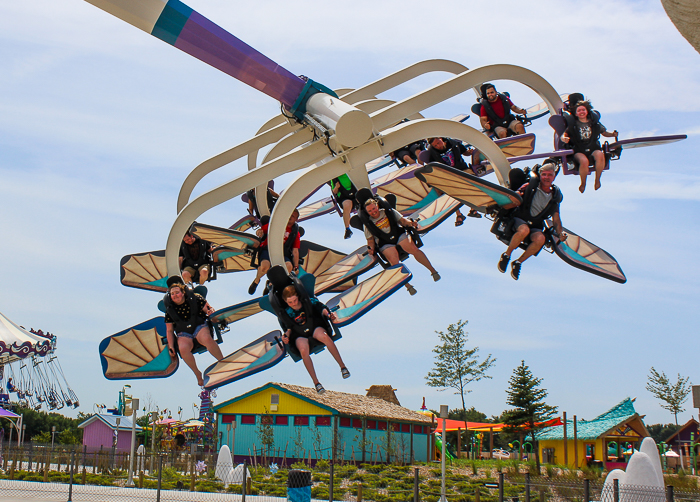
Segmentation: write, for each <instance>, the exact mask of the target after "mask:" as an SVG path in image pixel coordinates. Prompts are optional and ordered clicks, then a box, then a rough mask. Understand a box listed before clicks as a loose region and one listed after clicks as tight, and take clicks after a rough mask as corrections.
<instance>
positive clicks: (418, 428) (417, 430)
mask: <svg viewBox="0 0 700 502" xmlns="http://www.w3.org/2000/svg"><path fill="white" fill-rule="evenodd" d="M413 433H414V434H423V426H422V425H414V426H413Z"/></svg>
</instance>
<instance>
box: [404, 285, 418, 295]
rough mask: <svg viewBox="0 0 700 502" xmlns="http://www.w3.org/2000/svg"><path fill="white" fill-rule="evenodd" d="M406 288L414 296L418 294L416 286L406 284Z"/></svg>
mask: <svg viewBox="0 0 700 502" xmlns="http://www.w3.org/2000/svg"><path fill="white" fill-rule="evenodd" d="M406 289H407V290H408V294H409V295H411V296H413V295H415V294H416V288H414V287H413V286H412V285H411V284H406Z"/></svg>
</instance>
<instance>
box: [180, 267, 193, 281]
mask: <svg viewBox="0 0 700 502" xmlns="http://www.w3.org/2000/svg"><path fill="white" fill-rule="evenodd" d="M182 280H183V281H185V284H189V283H191V282H192V276H191V275H190V273H189V272H187V271H186V270H183V271H182Z"/></svg>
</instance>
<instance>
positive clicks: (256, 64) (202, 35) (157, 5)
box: [86, 0, 306, 108]
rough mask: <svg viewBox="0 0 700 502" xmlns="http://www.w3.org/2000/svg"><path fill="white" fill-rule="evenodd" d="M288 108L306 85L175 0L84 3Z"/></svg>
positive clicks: (119, 0)
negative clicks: (107, 13)
mask: <svg viewBox="0 0 700 502" xmlns="http://www.w3.org/2000/svg"><path fill="white" fill-rule="evenodd" d="M86 1H87V2H89V3H91V4H93V5H95V6H96V7H99V8H100V9H102V10H105V11H107V12H109V13H110V14H112V15H114V16H116V17H118V18H119V19H122V20H123V21H126V22H127V23H129V24H131V25H133V26H136V27H137V28H139V29H142V30H143V31H145V32H147V33H150V34H151V35H153V36H154V37H156V38H159V39H161V40H163V41H164V42H167V43H169V44H170V45H173V46H175V47H177V48H178V49H180V50H181V51H183V52H186V53H187V54H189V55H191V56H194V57H196V58H197V59H199V60H201V61H204V62H205V63H207V64H209V65H211V66H213V67H214V68H217V69H219V70H221V71H222V72H224V73H226V74H227V75H230V76H232V77H234V78H235V79H238V80H240V81H241V82H243V83H245V84H248V85H249V86H251V87H253V88H255V89H257V90H258V91H260V92H263V93H265V94H267V95H268V96H270V97H271V98H274V99H276V100H277V101H279V102H280V103H282V104H284V105H285V106H286V107H287V108H292V107H293V105H294V104H295V102H296V101H297V98H298V97H299V96H300V94H302V91H303V90H304V86H305V85H306V82H305V81H304V80H302V79H301V78H299V77H297V76H296V75H294V74H293V73H291V72H290V71H288V70H286V69H285V68H283V67H281V66H280V65H278V64H277V63H275V62H274V61H272V60H271V59H270V58H268V57H267V56H265V55H264V54H261V53H260V52H258V51H256V50H255V49H253V48H252V47H251V46H249V45H248V44H246V43H245V42H243V41H242V40H240V39H238V38H236V37H235V36H233V35H232V34H230V33H229V32H227V31H226V30H224V29H223V28H221V27H220V26H218V25H217V24H215V23H213V22H211V21H210V20H209V19H207V18H206V17H204V16H202V15H201V14H199V13H198V12H197V11H195V10H193V9H191V8H190V7H188V6H187V5H185V4H184V3H182V2H180V1H179V0H86Z"/></svg>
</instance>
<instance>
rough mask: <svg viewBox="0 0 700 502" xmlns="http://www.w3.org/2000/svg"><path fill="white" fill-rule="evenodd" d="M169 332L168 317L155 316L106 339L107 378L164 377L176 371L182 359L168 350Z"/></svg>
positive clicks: (102, 353) (103, 348) (102, 352)
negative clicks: (166, 319) (167, 338)
mask: <svg viewBox="0 0 700 502" xmlns="http://www.w3.org/2000/svg"><path fill="white" fill-rule="evenodd" d="M165 336H166V335H165V318H164V317H154V318H153V319H150V320H148V321H145V322H142V323H141V324H137V325H136V326H133V327H131V328H128V329H125V330H124V331H120V332H119V333H115V334H114V335H112V336H108V337H107V338H105V339H104V340H102V342H101V343H100V347H99V351H100V362H101V363H102V373H103V374H104V376H105V378H107V379H109V380H124V379H140V378H164V377H167V376H170V375H172V374H173V373H175V371H177V368H178V365H179V360H178V358H177V357H172V356H171V355H170V353H169V352H168V346H167V344H166V343H164V342H163V340H164V338H165Z"/></svg>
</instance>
